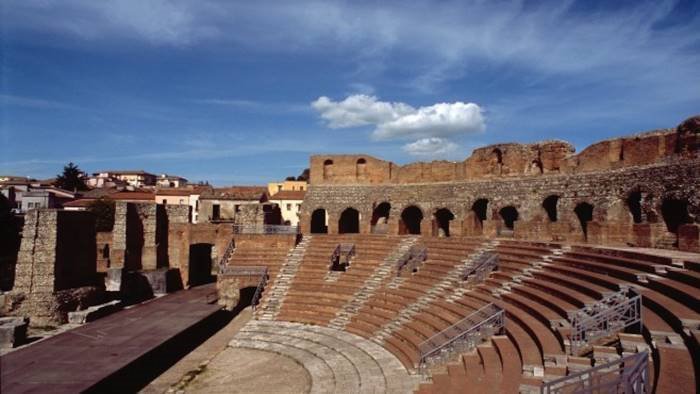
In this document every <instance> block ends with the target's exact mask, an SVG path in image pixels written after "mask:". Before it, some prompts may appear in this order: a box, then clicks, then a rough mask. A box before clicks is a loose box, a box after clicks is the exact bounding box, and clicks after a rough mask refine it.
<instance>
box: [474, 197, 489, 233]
mask: <svg viewBox="0 0 700 394" xmlns="http://www.w3.org/2000/svg"><path fill="white" fill-rule="evenodd" d="M488 209H489V200H488V199H486V198H480V199H478V200H476V201H474V203H473V204H472V211H473V212H474V222H475V224H476V225H478V227H480V228H481V227H482V226H483V224H484V220H487V218H488Z"/></svg>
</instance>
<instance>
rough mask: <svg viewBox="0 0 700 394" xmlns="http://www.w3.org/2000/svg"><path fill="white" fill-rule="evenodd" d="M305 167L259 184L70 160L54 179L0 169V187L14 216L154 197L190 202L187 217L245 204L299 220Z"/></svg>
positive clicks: (211, 218) (225, 216) (215, 215)
mask: <svg viewBox="0 0 700 394" xmlns="http://www.w3.org/2000/svg"><path fill="white" fill-rule="evenodd" d="M308 176H309V170H308V169H305V170H304V171H303V172H302V173H301V174H300V175H298V176H289V177H287V178H286V179H285V180H282V181H271V182H269V183H268V184H267V185H265V186H263V185H260V186H239V185H233V186H225V187H215V186H213V185H210V184H209V182H207V181H197V182H194V183H193V182H190V181H189V180H187V179H185V178H183V177H181V176H177V175H172V174H154V173H150V172H147V171H144V170H100V171H96V172H92V173H88V172H85V171H83V170H81V169H80V168H78V166H76V165H75V164H73V163H68V164H67V165H66V166H65V167H64V168H63V171H62V172H61V173H60V174H58V175H57V176H56V177H55V178H52V179H35V178H32V177H31V176H20V175H0V193H1V194H2V196H4V199H5V200H6V201H4V203H6V204H7V205H8V206H9V210H10V211H11V212H12V213H13V214H14V215H16V216H23V215H24V214H26V213H27V212H28V211H30V210H33V209H41V208H56V209H63V210H67V211H86V210H88V211H93V212H97V211H99V210H100V209H105V207H106V209H107V210H108V211H113V209H114V203H115V202H116V201H124V202H155V203H157V204H162V205H185V206H189V222H190V223H198V222H200V221H204V222H212V223H217V222H226V221H230V222H233V221H235V219H236V214H238V213H241V211H242V207H243V206H245V205H255V206H256V207H260V208H262V209H263V211H264V212H265V213H266V214H267V215H268V216H270V215H278V216H281V220H278V221H279V222H280V223H282V224H284V225H290V226H297V225H298V223H299V217H298V213H299V210H300V208H301V203H302V201H303V200H304V194H305V193H306V190H307V187H308Z"/></svg>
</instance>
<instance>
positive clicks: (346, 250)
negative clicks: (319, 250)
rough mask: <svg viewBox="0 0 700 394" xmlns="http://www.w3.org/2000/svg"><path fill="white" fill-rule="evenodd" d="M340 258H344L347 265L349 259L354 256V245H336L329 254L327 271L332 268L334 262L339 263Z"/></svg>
mask: <svg viewBox="0 0 700 394" xmlns="http://www.w3.org/2000/svg"><path fill="white" fill-rule="evenodd" d="M340 256H345V259H346V261H347V262H348V263H349V262H350V259H351V258H352V257H353V256H355V244H350V243H343V244H338V245H336V247H335V249H333V253H331V258H330V268H329V269H332V268H333V265H334V264H335V261H336V260H337V261H340Z"/></svg>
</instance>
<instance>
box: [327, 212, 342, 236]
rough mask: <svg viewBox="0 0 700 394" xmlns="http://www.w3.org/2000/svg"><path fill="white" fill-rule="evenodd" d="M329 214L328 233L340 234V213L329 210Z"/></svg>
mask: <svg viewBox="0 0 700 394" xmlns="http://www.w3.org/2000/svg"><path fill="white" fill-rule="evenodd" d="M327 215H328V234H338V220H339V219H340V216H339V215H336V214H335V213H331V212H327Z"/></svg>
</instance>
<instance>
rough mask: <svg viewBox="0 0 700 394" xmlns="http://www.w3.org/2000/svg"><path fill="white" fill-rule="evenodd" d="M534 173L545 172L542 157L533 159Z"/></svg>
mask: <svg viewBox="0 0 700 394" xmlns="http://www.w3.org/2000/svg"><path fill="white" fill-rule="evenodd" d="M531 168H532V173H533V174H542V173H544V166H543V165H542V160H540V159H535V160H533V161H532V165H531Z"/></svg>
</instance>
